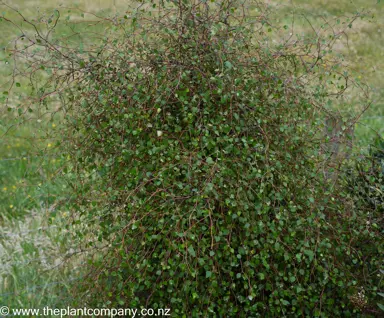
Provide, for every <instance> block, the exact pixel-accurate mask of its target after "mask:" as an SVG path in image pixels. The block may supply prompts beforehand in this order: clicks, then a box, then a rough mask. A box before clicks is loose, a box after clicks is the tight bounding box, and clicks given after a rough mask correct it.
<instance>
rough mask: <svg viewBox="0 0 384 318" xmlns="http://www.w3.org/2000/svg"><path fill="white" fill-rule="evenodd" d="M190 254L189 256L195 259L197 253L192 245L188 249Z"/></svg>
mask: <svg viewBox="0 0 384 318" xmlns="http://www.w3.org/2000/svg"><path fill="white" fill-rule="evenodd" d="M188 252H189V254H191V255H192V256H193V257H196V252H195V250H194V248H193V246H192V245H191V246H190V247H188Z"/></svg>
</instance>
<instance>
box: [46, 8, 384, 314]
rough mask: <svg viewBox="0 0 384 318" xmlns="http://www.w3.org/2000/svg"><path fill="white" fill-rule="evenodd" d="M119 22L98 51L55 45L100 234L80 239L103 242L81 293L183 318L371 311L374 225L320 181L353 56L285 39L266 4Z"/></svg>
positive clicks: (72, 139) (90, 300)
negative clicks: (327, 124) (327, 128)
mask: <svg viewBox="0 0 384 318" xmlns="http://www.w3.org/2000/svg"><path fill="white" fill-rule="evenodd" d="M111 23H113V24H114V28H115V36H110V37H107V38H106V39H105V41H104V43H103V46H101V47H100V48H99V50H98V51H97V54H96V53H95V50H89V51H86V50H84V51H83V52H78V54H75V53H76V52H75V53H74V51H70V52H69V53H65V54H64V53H62V54H58V53H57V52H53V53H52V57H53V59H55V60H56V59H57V60H59V61H60V59H62V60H63V61H62V63H61V64H60V65H61V68H60V70H59V71H58V72H57V73H54V74H55V75H54V76H56V77H54V78H55V79H56V80H57V81H58V82H60V81H62V78H63V77H64V78H65V80H66V81H67V82H69V81H70V80H69V79H71V82H72V85H70V86H69V88H68V89H66V90H65V91H64V93H63V91H61V93H62V98H63V101H64V106H65V107H64V108H65V114H66V116H65V120H66V127H67V128H66V129H65V130H64V131H63V137H64V138H63V143H62V147H64V149H66V150H67V151H68V152H69V153H70V158H71V160H72V165H70V166H69V167H68V168H67V169H66V170H65V173H66V175H67V176H69V177H70V180H71V184H72V186H73V187H74V189H75V191H76V192H77V196H78V197H77V205H76V206H75V208H76V212H75V214H76V215H75V218H74V219H75V220H76V221H75V222H77V223H78V222H83V223H84V224H86V225H87V227H88V229H89V232H84V228H82V230H81V232H78V233H77V235H78V236H79V237H84V242H85V244H86V245H87V248H99V247H100V246H101V245H103V244H104V243H106V244H107V248H106V249H103V250H101V251H100V252H98V254H97V255H95V257H94V258H93V259H92V261H91V262H90V265H89V274H90V275H89V276H88V277H89V279H88V280H85V281H84V283H83V284H82V285H81V286H80V289H79V291H80V292H84V297H83V298H82V301H85V302H87V304H89V305H105V306H110V307H114V306H123V307H138V306H145V307H151V308H156V307H160V308H161V307H162V308H164V307H167V308H170V309H171V312H172V314H173V315H174V316H176V317H198V316H203V317H235V316H237V317H256V316H267V317H275V316H276V317H280V316H305V317H314V316H322V317H337V316H343V317H344V316H345V317H348V316H357V315H359V313H361V312H362V310H363V309H364V307H366V299H365V298H364V297H366V296H364V297H363V302H362V303H361V304H360V303H358V304H356V301H354V297H355V295H356V294H357V293H358V292H360V289H361V288H365V289H367V288H368V289H369V288H370V287H367V286H366V284H370V285H369V286H377V285H378V280H379V278H377V279H376V280H375V279H371V280H370V281H369V282H367V280H366V279H365V275H364V274H365V269H366V264H365V263H364V262H363V263H361V262H360V260H361V255H362V254H363V253H364V251H363V250H361V249H359V246H362V245H359V242H361V241H362V240H364V237H366V236H370V235H376V232H375V231H377V229H374V228H367V227H366V226H365V224H366V221H367V215H366V214H365V213H364V211H359V210H355V208H354V206H353V204H352V205H351V202H352V201H353V198H351V197H350V196H349V195H348V192H347V191H348V190H346V188H345V187H344V185H343V184H342V183H340V184H337V186H334V187H333V186H331V185H330V182H328V181H329V180H327V178H325V177H324V175H325V173H324V171H323V168H324V167H326V166H327V154H326V153H324V151H322V143H323V136H322V135H323V131H324V127H323V122H324V119H325V118H326V117H327V116H330V112H329V110H326V109H325V107H324V103H325V102H326V101H331V95H332V96H340V94H342V93H343V92H344V91H345V88H346V87H344V84H342V83H341V82H342V80H343V78H344V77H345V76H346V75H345V72H344V73H343V72H341V71H340V68H341V70H342V71H343V69H342V66H341V65H336V64H335V65H334V68H333V69H332V70H331V73H329V71H328V70H327V71H326V70H324V69H323V67H322V63H323V59H324V62H325V60H326V56H328V54H330V53H331V42H334V41H333V40H334V39H332V38H331V40H330V41H329V42H327V41H325V39H324V38H320V37H319V36H316V37H315V38H313V39H311V38H307V37H304V38H300V37H299V36H296V37H294V38H291V37H289V34H288V33H287V37H286V38H284V39H283V40H281V41H277V40H276V36H275V35H273V34H274V32H275V31H276V30H277V29H275V28H274V27H273V26H272V24H271V22H270V21H269V20H268V8H266V7H264V6H263V5H261V3H259V2H257V1H248V2H245V3H240V2H237V1H214V2H211V3H209V4H208V3H206V2H205V1H180V2H174V1H170V2H165V3H163V2H159V3H157V5H155V2H148V3H142V4H141V5H140V6H139V7H138V9H137V10H134V11H132V12H129V13H127V15H126V16H125V19H122V20H119V19H114V20H111ZM325 26H326V24H325ZM284 29H287V26H284V27H283V28H281V29H278V30H279V31H284ZM288 31H289V30H288ZM331 36H332V35H331ZM333 36H334V37H335V36H336V35H335V34H333ZM41 45H46V44H45V43H44V42H42V44H41ZM62 49H63V48H62V47H60V50H62ZM60 50H59V51H60ZM60 52H62V51H60ZM327 61H328V62H327V63H330V60H327ZM66 69H67V70H68V71H67V72H66V73H65V70H66ZM332 72H334V73H332ZM63 73H65V74H66V75H67V76H66V77H65V76H64V75H63ZM340 74H344V75H340ZM328 77H333V81H332V82H330V81H326V80H325V79H327V78H328ZM330 85H333V87H330ZM335 89H339V92H335ZM328 92H329V93H330V94H328ZM73 176H77V177H78V182H73V181H72V180H73ZM351 209H352V210H353V211H352V210H351ZM378 244H380V243H378ZM374 253H377V252H376V251H375V252H374ZM97 256H98V257H97ZM100 256H102V257H100ZM375 257H377V258H378V257H379V256H378V255H376V256H375ZM356 264H358V265H361V266H356ZM374 265H375V266H376V265H377V262H375V263H374ZM370 271H373V269H370ZM368 298H369V296H368ZM369 300H370V299H369Z"/></svg>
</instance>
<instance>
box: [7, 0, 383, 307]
mask: <svg viewBox="0 0 384 318" xmlns="http://www.w3.org/2000/svg"><path fill="white" fill-rule="evenodd" d="M61 2H62V1H57V0H52V1H42V0H36V1H25V0H12V1H11V2H10V1H8V3H12V6H13V7H16V8H19V9H21V11H22V13H23V14H24V15H25V16H27V17H34V16H36V15H37V14H40V15H41V14H42V15H46V16H49V14H52V12H53V9H55V8H58V9H60V12H61V15H62V20H63V23H62V24H60V25H59V27H58V29H57V32H56V33H57V35H58V36H60V37H62V38H64V37H68V36H71V35H73V34H76V33H77V32H85V31H88V30H89V28H90V27H89V25H88V24H85V23H82V22H83V21H85V20H87V19H92V15H90V14H85V15H84V16H82V15H81V13H82V11H76V10H73V9H70V8H69V7H71V8H74V7H77V8H79V9H81V10H85V11H87V12H93V13H98V14H100V15H110V14H112V15H113V14H114V13H116V12H122V8H124V9H125V8H126V7H127V6H128V4H129V1H123V0H99V1H94V0H93V1H91V0H84V1H80V2H78V3H76V2H71V4H70V5H66V7H64V6H60V3H61ZM272 4H274V5H276V9H277V17H278V19H277V20H276V23H282V24H284V23H287V22H290V21H291V17H292V15H291V12H292V10H295V11H296V12H297V13H303V14H305V15H306V16H307V17H308V19H309V20H310V21H311V23H313V24H314V25H320V23H321V22H322V21H323V18H324V17H325V18H327V19H328V18H332V17H334V16H344V15H351V14H353V13H355V12H356V11H358V10H360V9H362V8H365V9H367V10H370V11H371V14H370V16H369V18H367V19H364V20H358V21H357V22H356V23H355V24H354V26H353V28H352V29H351V30H350V31H349V37H348V45H347V42H346V39H344V41H343V43H342V44H341V45H340V46H339V49H340V51H341V52H343V54H345V55H346V58H347V60H348V61H349V63H350V67H351V70H352V72H353V73H354V75H353V76H355V77H356V78H357V79H358V80H361V81H364V82H366V83H367V84H368V85H370V86H371V87H372V89H373V101H374V103H373V105H372V107H371V108H370V109H368V110H367V112H366V113H365V114H364V115H363V116H362V118H361V119H360V122H359V123H358V125H357V127H356V136H357V140H358V142H359V143H360V144H362V145H368V144H369V143H370V142H372V140H373V139H374V138H375V136H376V135H377V134H378V135H381V136H384V100H383V97H384V81H382V78H384V76H383V75H384V74H383V72H384V64H383V63H384V62H383V61H384V59H383V54H384V38H383V37H384V18H383V17H384V15H383V13H384V7H383V6H384V4H383V3H377V0H371V1H370V0H356V1H350V0H339V1H334V0H328V1H327V0H312V1H307V0H293V1H289V2H288V1H286V3H285V4H284V5H282V4H281V1H277V0H275V1H272ZM0 8H1V9H2V10H1V11H2V12H5V16H6V17H12V18H15V17H16V14H15V13H14V12H12V11H11V10H9V9H8V8H6V7H4V6H1V7H0ZM1 11H0V12H1ZM69 11H70V12H69ZM67 16H71V17H70V18H68V19H67ZM66 19H67V20H66ZM21 25H22V26H23V27H26V25H25V24H21ZM1 27H2V36H1V38H0V47H2V46H7V45H9V43H10V40H11V39H12V38H13V37H14V35H15V32H17V31H15V28H14V27H12V26H10V25H5V24H4V23H2V24H1ZM98 29H99V31H102V30H103V26H102V25H100V26H98ZM296 31H297V32H302V33H303V32H311V30H310V27H309V25H308V24H307V22H306V21H304V20H300V19H297V21H296ZM86 39H88V41H91V37H90V36H88V35H87V36H86V37H83V38H80V37H78V36H72V37H71V41H72V42H71V43H72V45H76V44H77V43H79V41H81V40H86ZM0 63H1V66H0V88H1V91H0V102H1V100H2V101H3V104H2V105H5V102H6V100H7V98H8V96H7V95H4V94H3V95H1V94H2V92H3V91H6V90H7V86H9V84H10V82H9V78H10V77H9V76H10V74H11V73H12V66H13V64H12V61H11V60H9V58H8V57H7V55H6V54H5V52H4V51H1V53H0ZM28 90H29V88H28V81H27V79H21V80H20V87H18V88H15V90H14V92H15V94H14V95H13V96H12V99H10V101H11V102H10V103H8V107H9V108H10V111H8V109H7V108H8V107H5V106H4V107H3V106H2V108H1V109H0V136H2V137H1V139H0V224H1V227H0V260H1V261H2V264H3V266H2V268H1V270H0V305H2V304H7V305H9V306H10V307H39V306H42V305H50V306H56V307H58V308H60V306H62V307H65V306H67V305H68V303H69V301H70V300H71V295H70V285H71V283H72V282H73V281H76V279H79V278H80V277H81V276H80V275H81V274H80V272H79V268H78V266H79V265H78V264H77V262H74V263H66V264H64V266H58V267H56V266H57V265H58V263H57V260H58V259H60V257H61V256H62V255H65V253H67V252H68V251H69V249H70V248H71V247H73V245H74V242H73V241H70V240H69V239H68V235H67V234H66V232H65V231H62V230H61V229H62V228H64V225H65V224H67V223H66V220H67V218H68V215H67V214H66V213H67V212H66V211H65V210H62V209H57V208H55V206H56V203H57V202H58V201H61V200H67V198H66V193H67V189H68V185H66V184H65V183H63V182H62V181H60V178H57V176H59V175H60V172H61V170H60V169H61V166H62V164H63V162H65V160H66V155H65V154H60V153H57V152H56V151H55V143H56V141H57V140H58V139H59V138H60V127H59V126H58V123H57V122H56V121H55V119H54V118H52V116H50V114H47V116H39V115H37V114H35V113H31V114H29V113H26V114H27V115H22V116H17V115H14V113H16V114H17V108H18V107H19V106H18V105H19V104H21V103H22V102H21V100H22V98H23V96H25V95H27V93H28ZM24 111H25V109H22V111H21V112H22V113H24ZM76 264H77V265H76Z"/></svg>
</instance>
